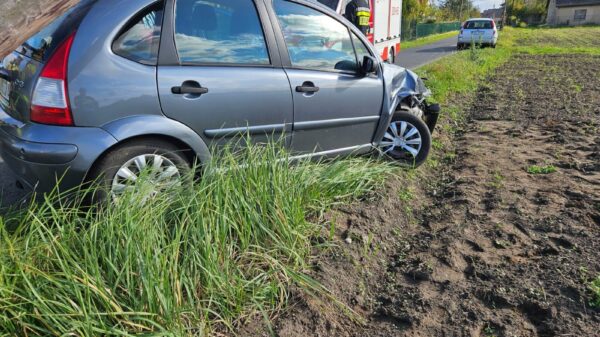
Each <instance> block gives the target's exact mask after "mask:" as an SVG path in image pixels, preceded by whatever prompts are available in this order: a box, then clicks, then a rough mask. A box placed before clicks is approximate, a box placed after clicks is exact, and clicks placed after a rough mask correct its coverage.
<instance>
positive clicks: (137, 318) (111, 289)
mask: <svg viewBox="0 0 600 337" xmlns="http://www.w3.org/2000/svg"><path fill="white" fill-rule="evenodd" d="M287 159H288V158H287V154H286V153H285V151H284V150H282V149H281V148H280V147H278V146H277V145H266V146H254V145H253V146H249V147H248V148H246V149H245V150H241V151H237V152H236V151H234V150H226V151H223V152H222V153H221V154H220V155H219V156H218V157H216V158H213V160H212V162H210V163H208V164H207V166H206V167H205V168H204V170H203V175H202V178H201V179H198V180H196V181H195V182H193V183H190V184H185V186H183V187H181V188H177V190H176V191H173V192H172V193H164V194H163V195H161V196H158V197H155V198H152V199H150V200H147V199H146V198H140V197H138V196H136V195H129V196H125V197H122V198H120V199H119V200H118V201H117V202H116V204H115V205H113V206H112V207H106V208H104V209H102V210H97V209H96V210H93V209H85V208H81V207H78V205H73V204H72V203H71V204H67V203H63V202H62V201H59V200H61V199H59V198H58V196H56V195H54V196H49V197H47V198H46V199H45V201H44V202H42V203H39V204H33V205H31V207H30V208H29V209H27V210H25V211H21V212H20V213H18V214H16V215H13V216H12V217H11V218H10V219H8V220H6V221H13V222H16V223H17V225H16V228H17V229H16V230H14V231H8V230H7V229H6V228H7V227H6V226H7V224H6V223H5V220H1V221H3V222H2V223H0V335H2V333H6V334H8V335H11V336H13V335H18V336H50V335H53V336H101V335H114V336H134V335H136V336H139V335H144V336H189V335H194V336H202V335H207V334H211V333H214V332H215V331H224V330H235V328H236V327H237V326H238V325H239V324H240V323H242V322H243V320H244V319H245V318H248V317H250V316H253V315H258V314H261V315H269V314H270V313H272V312H273V311H274V310H276V309H277V308H279V307H280V306H282V305H283V304H285V302H286V299H287V291H288V288H289V287H290V286H291V285H296V286H298V287H300V288H302V289H305V290H306V291H308V292H310V293H319V292H322V291H325V290H324V289H322V288H321V287H320V286H319V285H318V284H317V283H316V282H314V281H312V280H311V279H310V278H309V277H307V276H306V274H305V272H306V271H307V262H308V260H309V258H310V255H311V248H312V245H313V244H312V243H311V238H313V237H314V236H315V235H317V233H318V232H319V231H320V227H319V225H318V224H316V223H312V222H310V221H308V220H307V219H308V218H309V217H310V216H311V215H316V214H318V213H319V212H322V211H323V210H325V209H327V208H329V207H332V206H333V205H335V204H336V203H338V202H347V201H349V200H352V199H355V198H357V197H361V196H364V195H365V194H367V193H369V192H370V191H372V190H373V189H374V188H375V187H377V186H378V185H380V184H382V183H383V181H384V179H385V178H386V177H387V176H388V174H389V173H390V172H392V170H393V168H392V167H391V166H390V165H388V164H385V163H381V162H377V161H372V160H370V159H365V158H355V159H344V160H338V161H333V162H329V163H315V162H309V161H300V162H296V163H294V164H293V165H291V164H289V161H288V160H287Z"/></svg>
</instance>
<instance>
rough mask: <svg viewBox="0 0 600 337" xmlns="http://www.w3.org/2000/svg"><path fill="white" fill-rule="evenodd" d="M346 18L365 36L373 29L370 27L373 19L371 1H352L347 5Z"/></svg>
mask: <svg viewBox="0 0 600 337" xmlns="http://www.w3.org/2000/svg"><path fill="white" fill-rule="evenodd" d="M344 16H345V17H346V19H348V20H349V21H350V22H352V23H353V24H354V25H355V26H356V27H358V29H360V31H361V32H363V34H365V35H366V34H367V33H368V32H369V29H371V27H370V26H369V21H370V19H371V4H370V3H369V0H350V2H348V4H347V5H346V12H345V14H344Z"/></svg>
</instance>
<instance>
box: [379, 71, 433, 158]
mask: <svg viewBox="0 0 600 337" xmlns="http://www.w3.org/2000/svg"><path fill="white" fill-rule="evenodd" d="M381 69H382V71H383V79H384V86H385V97H384V104H383V110H382V116H381V120H380V123H379V126H378V129H377V132H376V134H375V138H374V145H375V146H376V147H377V148H378V149H380V150H381V152H382V153H384V154H388V155H389V153H396V155H393V156H392V157H393V158H394V159H398V158H399V157H400V152H403V150H406V151H405V152H408V153H409V154H410V155H411V156H409V158H408V159H409V160H408V161H409V162H411V161H412V163H413V165H415V166H418V165H420V164H422V163H423V162H424V160H425V159H426V158H427V155H428V153H429V148H430V146H431V134H432V133H433V131H434V129H435V126H436V124H437V121H438V117H439V114H440V106H439V105H438V104H429V103H428V102H427V98H429V97H430V96H431V91H430V90H429V89H428V88H427V87H426V86H425V83H424V81H423V79H422V78H420V77H419V76H418V75H417V74H416V73H414V72H413V71H410V70H408V69H406V68H402V67H399V66H396V65H391V64H382V65H381ZM397 126H399V127H400V129H397ZM420 126H422V127H420ZM407 127H408V128H410V127H413V128H415V129H421V130H419V132H418V133H417V134H416V135H415V134H410V132H409V133H408V134H406V135H405V134H402V133H404V132H405V130H406V128H407ZM419 127H420V128H419ZM417 142H418V144H417Z"/></svg>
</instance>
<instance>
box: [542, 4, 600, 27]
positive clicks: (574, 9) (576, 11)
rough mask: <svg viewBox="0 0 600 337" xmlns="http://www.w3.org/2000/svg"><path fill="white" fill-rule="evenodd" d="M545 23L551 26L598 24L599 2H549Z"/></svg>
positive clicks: (599, 18) (599, 22)
mask: <svg viewBox="0 0 600 337" xmlns="http://www.w3.org/2000/svg"><path fill="white" fill-rule="evenodd" d="M546 21H547V23H548V24H549V25H551V26H556V25H569V26H576V25H583V24H600V0H550V2H549V4H548V17H547V20H546Z"/></svg>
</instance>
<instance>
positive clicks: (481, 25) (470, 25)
mask: <svg viewBox="0 0 600 337" xmlns="http://www.w3.org/2000/svg"><path fill="white" fill-rule="evenodd" d="M465 28H466V29H492V28H494V27H493V26H492V21H488V20H478V21H467V24H466V25H465Z"/></svg>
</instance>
